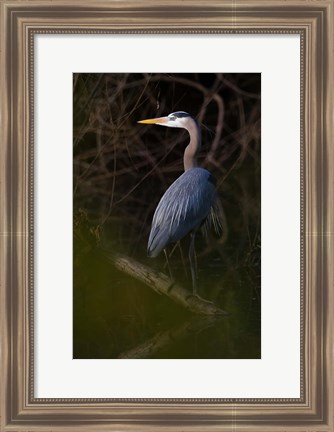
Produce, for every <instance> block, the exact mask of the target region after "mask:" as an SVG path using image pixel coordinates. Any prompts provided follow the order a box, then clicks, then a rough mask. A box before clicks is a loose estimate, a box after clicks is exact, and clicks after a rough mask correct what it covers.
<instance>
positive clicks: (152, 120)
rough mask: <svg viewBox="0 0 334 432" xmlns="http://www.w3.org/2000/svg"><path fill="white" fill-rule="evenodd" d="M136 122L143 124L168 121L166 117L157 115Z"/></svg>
mask: <svg viewBox="0 0 334 432" xmlns="http://www.w3.org/2000/svg"><path fill="white" fill-rule="evenodd" d="M137 123H144V124H162V123H168V117H158V118H153V119H147V120H139V121H138V122H137Z"/></svg>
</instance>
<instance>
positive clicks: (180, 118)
mask: <svg viewBox="0 0 334 432" xmlns="http://www.w3.org/2000/svg"><path fill="white" fill-rule="evenodd" d="M193 122H195V119H194V118H193V117H191V115H190V114H188V113H186V112H184V111H176V112H173V113H171V114H168V116H166V117H158V118H153V119H147V120H140V121H138V123H144V124H157V125H160V126H167V127H174V128H185V129H187V128H188V125H189V124H190V123H193Z"/></svg>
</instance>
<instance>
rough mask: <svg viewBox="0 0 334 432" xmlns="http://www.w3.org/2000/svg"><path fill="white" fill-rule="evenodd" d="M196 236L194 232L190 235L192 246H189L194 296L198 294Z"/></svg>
mask: <svg viewBox="0 0 334 432" xmlns="http://www.w3.org/2000/svg"><path fill="white" fill-rule="evenodd" d="M195 235H196V233H194V232H192V233H191V234H190V246H189V262H190V269H191V279H192V283H193V294H196V293H197V261H196V251H195Z"/></svg>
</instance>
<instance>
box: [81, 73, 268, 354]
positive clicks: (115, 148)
mask: <svg viewBox="0 0 334 432" xmlns="http://www.w3.org/2000/svg"><path fill="white" fill-rule="evenodd" d="M178 110H182V111H186V112H189V113H190V114H191V115H193V116H194V117H196V118H197V119H198V120H199V122H200V123H201V124H202V151H201V154H200V158H199V159H200V165H201V166H203V167H205V168H207V169H209V170H210V171H211V172H212V173H213V174H214V175H215V177H216V178H217V180H218V193H219V196H220V199H221V202H222V205H223V208H224V214H225V220H226V221H225V226H224V234H223V236H222V238H220V239H216V238H212V239H211V241H210V242H209V243H206V242H205V241H204V239H203V238H201V236H200V235H198V236H197V240H196V249H197V255H198V266H199V294H200V295H201V296H202V297H204V298H205V299H208V300H212V301H214V302H215V303H216V304H217V305H218V306H220V307H222V308H223V309H224V310H226V311H227V312H228V313H229V315H228V316H226V317H222V318H220V319H214V318H201V317H198V316H194V315H191V314H190V313H189V312H187V311H185V310H184V309H183V308H181V307H179V306H178V305H176V304H174V303H173V302H172V301H171V300H170V299H169V298H167V297H165V296H159V295H158V294H156V293H155V292H153V291H152V290H151V289H150V288H149V287H146V286H145V285H142V284H141V283H139V282H137V281H136V280H133V279H131V278H130V277H129V276H127V275H125V274H123V273H121V272H119V271H118V270H116V269H115V268H113V266H112V265H111V264H110V262H107V261H106V260H105V259H104V256H103V253H101V252H100V248H97V247H95V246H96V244H97V243H98V244H99V245H102V247H103V249H107V250H111V251H116V252H121V253H123V254H125V255H127V256H130V257H133V258H135V259H136V260H138V261H139V262H141V263H144V264H146V265H149V266H151V267H153V268H155V269H158V270H160V271H165V272H166V271H167V270H166V269H165V268H164V266H165V259H164V256H163V254H161V256H160V257H158V258H156V259H150V258H147V256H146V247H147V240H148V235H149V231H150V224H151V221H152V216H153V213H154V210H155V207H156V205H157V203H158V201H159V199H160V198H161V196H162V195H163V193H164V192H165V190H166V189H167V188H168V186H169V185H170V184H171V183H172V182H173V181H174V180H175V179H176V178H177V177H178V176H179V175H181V174H182V171H183V152H184V149H185V147H186V145H187V143H188V141H189V136H188V133H187V132H186V131H184V130H182V129H172V128H165V127H161V126H154V125H153V126H151V125H140V124H137V121H138V120H141V119H146V118H152V117H159V116H164V115H167V114H169V113H171V112H173V111H178ZM260 151H261V75H260V74H254V73H250V74H245V73H243V74H237V73H235V74H220V73H212V74H167V73H166V74H146V73H142V74H74V76H73V157H74V162H73V163H74V166H73V196H74V203H73V205H74V281H73V282H74V283H73V286H74V290H73V300H74V301H73V312H74V321H73V341H74V342H73V357H74V358H117V357H118V356H120V355H122V354H124V353H125V354H126V353H127V352H129V351H130V350H134V351H131V352H136V347H140V346H142V345H143V344H145V343H147V341H150V340H159V341H161V343H160V344H159V349H158V350H155V351H153V352H152V354H151V355H150V357H151V358H260V357H261V351H260V346H261V289H260V288H261V284H260V274H261V273H260V270H261V265H260V258H261V237H260V234H261V219H260V218H261V155H260ZM185 243H186V241H185ZM184 247H185V255H186V256H187V253H186V247H187V245H186V244H185V245H184ZM171 263H172V267H173V271H174V273H175V275H176V278H177V279H178V281H179V282H180V283H181V284H183V285H184V286H186V287H188V288H189V290H191V281H190V279H189V278H187V277H186V276H185V271H184V268H183V265H182V263H181V261H180V253H179V251H178V250H176V251H175V252H174V254H173V256H172V257H171Z"/></svg>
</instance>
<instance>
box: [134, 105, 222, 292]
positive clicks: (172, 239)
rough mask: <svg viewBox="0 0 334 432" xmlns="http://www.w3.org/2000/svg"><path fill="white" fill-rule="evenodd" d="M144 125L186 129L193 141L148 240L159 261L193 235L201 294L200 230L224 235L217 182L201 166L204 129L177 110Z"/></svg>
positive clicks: (194, 287) (193, 264)
mask: <svg viewBox="0 0 334 432" xmlns="http://www.w3.org/2000/svg"><path fill="white" fill-rule="evenodd" d="M138 123H141V124H152V125H153V124H155V125H159V126H166V127H172V128H181V129H186V130H187V131H188V133H189V137H190V141H189V143H188V145H187V146H186V148H185V151H184V156H183V165H184V172H183V174H181V175H180V177H178V178H177V179H176V180H175V181H174V182H173V183H172V184H171V185H170V186H169V188H168V189H167V190H166V192H165V193H164V194H163V196H162V197H161V199H160V201H159V203H158V205H157V207H156V210H155V212H154V215H153V220H152V225H151V231H150V235H149V239H148V246H147V254H148V256H149V257H152V258H155V257H157V256H158V255H159V254H160V253H161V252H162V251H164V252H165V255H166V258H167V264H168V265H169V263H168V254H167V252H166V248H167V246H168V245H170V244H172V243H176V242H178V241H179V240H181V239H183V238H184V237H186V236H187V235H188V234H189V235H190V245H189V253H188V258H189V263H190V269H191V279H192V290H193V294H194V295H196V294H197V264H196V250H195V236H196V233H197V231H198V230H199V228H201V227H202V228H204V230H205V231H208V229H211V227H213V228H214V229H215V231H216V232H217V233H218V234H221V232H222V215H221V212H220V205H219V201H218V196H217V192H216V179H215V178H214V176H213V175H212V174H211V173H210V171H208V170H207V169H204V168H202V167H200V166H198V154H199V152H200V149H201V127H200V125H199V123H198V122H197V120H196V119H195V118H194V117H192V116H191V115H190V114H188V113H187V112H185V111H176V112H173V113H171V114H168V115H167V116H165V117H157V118H151V119H145V120H140V121H138Z"/></svg>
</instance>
